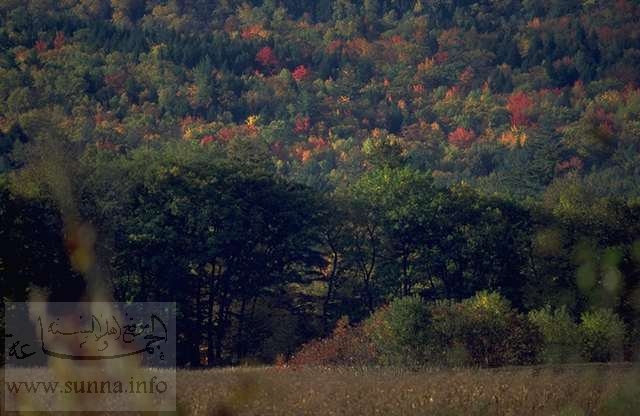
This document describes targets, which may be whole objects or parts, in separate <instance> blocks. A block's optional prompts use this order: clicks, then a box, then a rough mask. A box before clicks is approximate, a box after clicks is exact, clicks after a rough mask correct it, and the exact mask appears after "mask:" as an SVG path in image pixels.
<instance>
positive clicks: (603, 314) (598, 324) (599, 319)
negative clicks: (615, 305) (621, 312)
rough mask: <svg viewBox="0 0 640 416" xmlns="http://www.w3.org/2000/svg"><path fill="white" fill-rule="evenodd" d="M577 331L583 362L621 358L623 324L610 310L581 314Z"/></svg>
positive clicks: (623, 334) (623, 333)
mask: <svg viewBox="0 0 640 416" xmlns="http://www.w3.org/2000/svg"><path fill="white" fill-rule="evenodd" d="M578 329H579V333H580V338H581V342H582V346H581V347H582V357H583V358H584V359H585V360H588V361H602V362H606V361H612V360H621V359H622V358H623V346H624V336H625V328H624V323H623V322H622V320H621V319H620V318H619V317H618V315H616V314H615V313H613V312H612V311H611V310H610V309H597V310H594V311H588V312H585V313H583V314H582V316H581V318H580V326H579V328H578Z"/></svg>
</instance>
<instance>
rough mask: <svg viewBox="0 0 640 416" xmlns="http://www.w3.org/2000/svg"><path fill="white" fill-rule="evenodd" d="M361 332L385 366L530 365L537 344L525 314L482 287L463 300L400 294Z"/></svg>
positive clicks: (537, 336)
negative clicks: (483, 290)
mask: <svg viewBox="0 0 640 416" xmlns="http://www.w3.org/2000/svg"><path fill="white" fill-rule="evenodd" d="M365 332H366V333H367V334H368V336H369V339H370V340H371V342H372V344H373V345H374V346H375V349H376V351H377V357H378V359H379V360H380V362H381V363H382V364H387V365H390V364H394V365H397V364H401V365H419V364H431V365H446V366H452V365H453V366H462V365H479V366H498V365H504V364H530V363H534V362H536V361H537V359H538V355H539V352H540V349H541V347H542V335H541V334H540V332H539V331H538V329H537V328H536V327H535V326H534V325H532V324H531V323H530V322H529V321H528V320H527V319H526V317H525V316H523V315H520V314H517V313H516V312H515V311H514V310H513V309H511V307H510V305H509V302H508V301H507V300H506V299H504V298H503V297H501V296H500V295H498V294H495V293H486V292H482V293H478V294H477V295H476V296H474V297H473V298H470V299H467V300H465V301H462V302H454V301H439V302H434V303H426V302H424V301H422V300H421V299H419V298H404V299H400V300H397V301H395V302H393V303H391V304H390V305H389V306H387V307H385V308H383V309H381V310H379V311H377V312H376V313H375V314H374V315H373V316H372V317H371V318H370V319H369V321H367V324H366V330H365Z"/></svg>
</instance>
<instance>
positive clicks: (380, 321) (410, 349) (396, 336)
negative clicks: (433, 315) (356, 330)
mask: <svg viewBox="0 0 640 416" xmlns="http://www.w3.org/2000/svg"><path fill="white" fill-rule="evenodd" d="M429 315H430V314H429V309H428V305H427V303H426V302H424V301H423V300H422V299H420V298H418V297H406V298H400V299H396V300H395V301H393V302H392V303H391V304H389V305H387V306H385V307H383V308H381V309H379V310H378V311H376V312H375V313H374V314H373V315H372V316H371V317H370V318H369V319H368V320H367V321H366V322H365V324H364V331H365V333H366V334H367V336H368V338H369V339H370V340H371V342H372V343H373V345H374V346H375V349H376V352H377V354H376V356H377V358H378V361H379V362H380V364H385V365H416V364H422V363H424V362H425V361H426V360H427V356H428V346H429V339H430V322H429Z"/></svg>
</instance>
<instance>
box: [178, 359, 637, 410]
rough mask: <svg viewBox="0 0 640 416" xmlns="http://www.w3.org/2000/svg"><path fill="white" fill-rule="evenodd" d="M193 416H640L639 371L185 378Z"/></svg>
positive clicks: (287, 372) (600, 368)
mask: <svg viewBox="0 0 640 416" xmlns="http://www.w3.org/2000/svg"><path fill="white" fill-rule="evenodd" d="M178 386H179V387H178V397H179V398H180V403H181V409H182V412H181V413H183V414H189V415H292V416H293V415H296V416H297V415H518V416H527V415H564V416H574V415H575V416H578V415H625V416H626V415H631V416H632V415H640V369H639V368H638V367H635V368H634V367H633V366H631V365H584V366H570V367H567V366H565V367H558V368H551V367H529V368H507V369H495V370H472V369H461V370H423V371H405V370H399V369H384V368H382V369H354V368H303V369H281V370H278V369H273V368H240V369H223V370H205V371H183V372H181V373H179V374H178Z"/></svg>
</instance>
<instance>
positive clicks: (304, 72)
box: [291, 65, 311, 82]
mask: <svg viewBox="0 0 640 416" xmlns="http://www.w3.org/2000/svg"><path fill="white" fill-rule="evenodd" d="M291 75H292V76H293V79H295V80H296V81H298V82H300V81H302V80H304V79H306V78H308V77H309V75H311V71H310V70H309V68H307V67H306V66H304V65H300V66H298V67H296V69H294V70H293V72H292V74H291Z"/></svg>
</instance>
